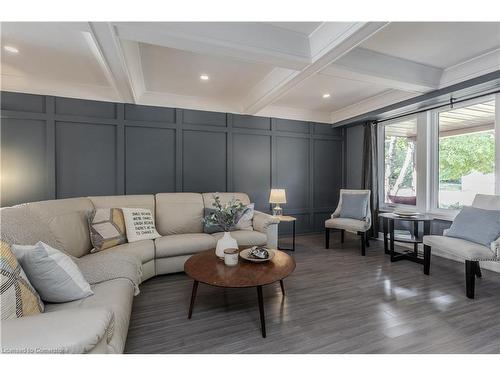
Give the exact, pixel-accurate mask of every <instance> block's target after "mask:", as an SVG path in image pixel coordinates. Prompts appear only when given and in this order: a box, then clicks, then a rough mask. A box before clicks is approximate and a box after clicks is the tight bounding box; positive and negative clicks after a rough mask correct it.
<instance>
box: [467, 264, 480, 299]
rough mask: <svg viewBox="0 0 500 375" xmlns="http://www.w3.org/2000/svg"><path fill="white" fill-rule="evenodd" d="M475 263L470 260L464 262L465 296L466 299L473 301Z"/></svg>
mask: <svg viewBox="0 0 500 375" xmlns="http://www.w3.org/2000/svg"><path fill="white" fill-rule="evenodd" d="M476 263H477V262H474V261H472V260H466V261H465V294H466V295H467V298H471V299H474V289H475V283H476Z"/></svg>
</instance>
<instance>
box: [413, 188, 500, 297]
mask: <svg viewBox="0 0 500 375" xmlns="http://www.w3.org/2000/svg"><path fill="white" fill-rule="evenodd" d="M472 207H477V208H482V209H485V210H500V196H499V195H485V194H477V195H476V196H475V197H474V201H473V202H472ZM446 232H447V230H445V231H444V232H443V234H446ZM423 242H424V260H425V261H424V273H425V274H426V275H428V274H429V271H430V259H431V249H438V250H439V251H441V252H443V253H446V254H449V255H451V256H453V257H457V258H460V259H463V260H465V291H466V293H465V294H466V295H467V297H468V298H474V291H475V281H476V277H482V274H481V268H480V266H479V262H480V261H492V262H498V261H500V238H498V239H496V240H495V241H493V242H492V243H491V245H490V246H489V247H488V246H484V245H481V244H478V243H475V242H470V241H467V240H463V239H460V238H454V237H446V236H432V235H431V236H424V238H423Z"/></svg>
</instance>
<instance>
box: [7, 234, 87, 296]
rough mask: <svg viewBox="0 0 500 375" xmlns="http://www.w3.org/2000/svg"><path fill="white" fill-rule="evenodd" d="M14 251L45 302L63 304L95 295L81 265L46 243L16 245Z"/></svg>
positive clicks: (13, 246) (13, 247)
mask: <svg viewBox="0 0 500 375" xmlns="http://www.w3.org/2000/svg"><path fill="white" fill-rule="evenodd" d="M12 252H13V253H14V255H15V256H16V258H17V260H18V261H19V263H20V264H21V267H22V268H23V270H24V272H25V273H26V275H27V276H28V279H29V280H30V282H31V284H32V285H33V287H34V288H35V289H36V291H37V292H38V294H40V297H41V298H42V300H44V301H46V302H53V303H61V302H69V301H74V300H78V299H82V298H85V297H88V296H90V295H92V294H94V292H92V289H90V284H89V283H88V282H87V280H85V278H84V277H83V275H82V273H81V271H80V269H79V268H78V266H77V265H76V264H75V262H73V260H72V259H71V258H70V257H69V256H67V255H66V254H64V253H63V252H61V251H59V250H57V249H54V248H53V247H50V246H49V245H47V244H45V243H43V242H37V243H36V244H35V245H33V246H23V245H12Z"/></svg>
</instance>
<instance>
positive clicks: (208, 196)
mask: <svg viewBox="0 0 500 375" xmlns="http://www.w3.org/2000/svg"><path fill="white" fill-rule="evenodd" d="M214 195H217V196H218V197H219V198H220V202H221V203H222V204H226V203H227V202H229V201H230V200H232V199H239V200H240V201H241V203H243V204H244V205H245V206H247V205H249V204H250V198H249V197H248V195H247V194H246V193H203V194H202V196H203V204H204V206H205V208H214V206H213V205H212V204H213V203H214Z"/></svg>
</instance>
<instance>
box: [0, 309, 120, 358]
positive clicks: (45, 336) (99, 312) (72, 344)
mask: <svg viewBox="0 0 500 375" xmlns="http://www.w3.org/2000/svg"><path fill="white" fill-rule="evenodd" d="M113 321H114V315H113V312H112V311H110V310H108V309H104V308H88V309H68V310H59V311H52V312H47V313H42V314H38V315H31V316H25V317H22V318H16V319H9V320H3V321H2V322H1V325H2V329H1V332H2V333H1V334H2V337H1V348H2V353H13V354H14V353H21V354H22V353H28V354H29V353H33V354H36V353H47V354H59V353H61V354H62V353H69V354H83V353H90V352H91V353H106V350H107V344H108V341H109V340H110V339H111V336H112V334H113V324H114V323H113Z"/></svg>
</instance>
